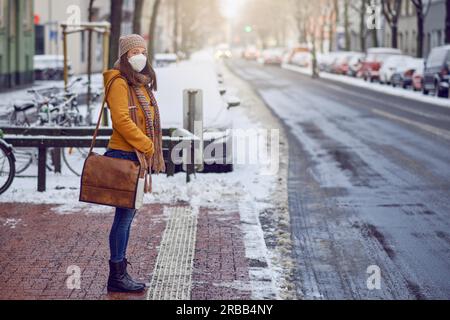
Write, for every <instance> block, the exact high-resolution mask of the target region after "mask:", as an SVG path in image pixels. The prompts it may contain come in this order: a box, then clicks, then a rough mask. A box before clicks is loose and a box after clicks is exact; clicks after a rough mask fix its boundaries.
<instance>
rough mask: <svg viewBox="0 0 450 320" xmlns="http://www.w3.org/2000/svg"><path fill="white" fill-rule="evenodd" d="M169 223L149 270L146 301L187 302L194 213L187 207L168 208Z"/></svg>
mask: <svg viewBox="0 0 450 320" xmlns="http://www.w3.org/2000/svg"><path fill="white" fill-rule="evenodd" d="M164 210H166V211H169V212H166V213H168V214H169V221H168V223H167V227H166V229H165V230H164V234H163V238H162V240H161V245H160V249H159V253H158V257H157V260H156V265H155V269H154V270H153V276H152V280H151V282H150V288H149V290H148V292H147V300H188V299H190V297H191V284H192V269H193V261H194V253H195V240H196V235H197V216H198V212H196V210H193V209H192V208H190V207H180V206H178V207H169V208H165V209H164Z"/></svg>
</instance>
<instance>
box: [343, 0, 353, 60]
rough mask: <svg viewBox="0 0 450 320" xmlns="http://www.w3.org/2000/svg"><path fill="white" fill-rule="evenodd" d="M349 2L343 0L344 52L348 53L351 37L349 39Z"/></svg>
mask: <svg viewBox="0 0 450 320" xmlns="http://www.w3.org/2000/svg"><path fill="white" fill-rule="evenodd" d="M349 1H350V0H344V34H345V50H347V51H350V48H351V45H352V44H351V37H350V18H349V6H350V2H349Z"/></svg>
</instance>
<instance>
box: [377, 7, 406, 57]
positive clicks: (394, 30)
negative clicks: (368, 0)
mask: <svg viewBox="0 0 450 320" xmlns="http://www.w3.org/2000/svg"><path fill="white" fill-rule="evenodd" d="M381 5H382V10H383V15H384V17H385V18H386V21H387V23H388V24H389V26H390V27H391V39H392V43H391V45H392V48H398V38H397V35H398V19H399V18H400V11H401V6H402V0H381Z"/></svg>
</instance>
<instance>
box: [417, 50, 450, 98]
mask: <svg viewBox="0 0 450 320" xmlns="http://www.w3.org/2000/svg"><path fill="white" fill-rule="evenodd" d="M449 65H450V45H446V46H442V47H436V48H434V49H433V50H431V52H430V54H429V56H428V59H427V60H426V63H425V68H424V71H423V87H422V92H423V93H424V94H429V93H430V92H433V93H434V94H435V95H437V96H438V97H447V96H448V87H449V71H450V70H449Z"/></svg>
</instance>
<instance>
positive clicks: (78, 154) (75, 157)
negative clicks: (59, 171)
mask: <svg viewBox="0 0 450 320" xmlns="http://www.w3.org/2000/svg"><path fill="white" fill-rule="evenodd" d="M102 94H103V89H98V90H97V91H95V92H94V93H93V94H92V97H91V100H90V102H91V104H93V103H95V102H98V100H99V98H100V97H101V96H102ZM88 151H89V149H86V148H75V147H70V148H64V149H62V158H63V161H64V163H65V164H66V166H67V168H68V169H69V170H70V171H71V172H72V173H74V174H75V175H76V176H81V172H82V170H83V163H84V160H85V159H86V158H87V156H88ZM105 151H106V149H105Z"/></svg>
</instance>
